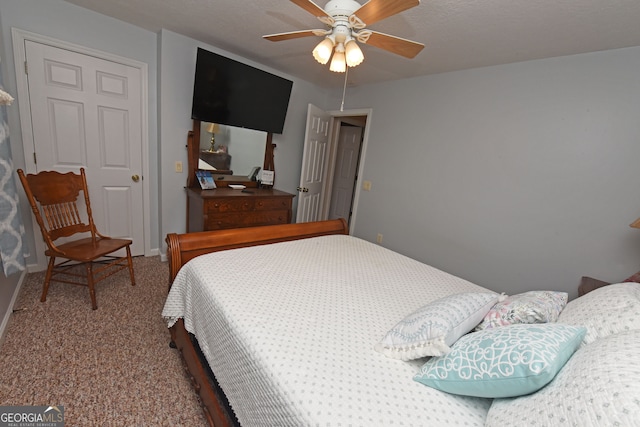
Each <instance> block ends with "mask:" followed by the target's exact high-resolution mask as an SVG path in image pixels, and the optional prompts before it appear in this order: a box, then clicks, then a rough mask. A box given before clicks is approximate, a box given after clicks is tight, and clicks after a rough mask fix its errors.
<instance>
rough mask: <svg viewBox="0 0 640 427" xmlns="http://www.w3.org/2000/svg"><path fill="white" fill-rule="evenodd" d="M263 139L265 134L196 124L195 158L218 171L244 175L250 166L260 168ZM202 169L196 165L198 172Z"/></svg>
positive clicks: (200, 165) (265, 136)
mask: <svg viewBox="0 0 640 427" xmlns="http://www.w3.org/2000/svg"><path fill="white" fill-rule="evenodd" d="M212 136H213V137H214V141H213V142H214V144H213V147H212ZM266 139H267V133H266V132H261V131H257V130H253V129H243V128H237V127H233V126H225V125H217V124H213V123H209V122H200V144H199V147H200V157H199V158H200V160H201V161H203V162H205V163H206V164H207V165H211V166H213V167H215V168H216V169H218V170H223V171H231V172H232V174H233V175H244V176H247V175H249V174H250V173H251V171H252V170H253V168H254V167H256V166H258V167H260V168H262V166H263V163H264V150H265V141H266ZM205 168H207V166H206V165H204V164H202V163H201V162H200V163H199V169H205Z"/></svg>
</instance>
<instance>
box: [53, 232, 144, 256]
mask: <svg viewBox="0 0 640 427" xmlns="http://www.w3.org/2000/svg"><path fill="white" fill-rule="evenodd" d="M131 243H132V242H131V240H128V239H97V240H96V243H95V244H93V241H92V240H91V237H87V238H86V239H79V240H75V241H73V242H68V243H64V244H62V245H58V246H57V248H58V252H55V251H52V250H47V251H46V252H45V254H46V255H47V256H55V257H64V258H68V259H71V260H74V261H78V262H90V261H93V260H95V259H96V258H99V257H103V256H106V255H108V254H110V253H111V252H114V251H117V250H119V249H123V248H126V247H127V246H129V245H130V244H131Z"/></svg>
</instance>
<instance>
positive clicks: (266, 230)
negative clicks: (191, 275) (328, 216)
mask: <svg viewBox="0 0 640 427" xmlns="http://www.w3.org/2000/svg"><path fill="white" fill-rule="evenodd" d="M331 234H349V230H348V227H347V223H346V221H345V220H344V219H337V220H329V221H316V222H307V223H300V224H282V225H269V226H263V227H250V228H238V229H230V230H219V231H203V232H197V233H186V234H175V233H172V234H168V235H167V238H166V242H167V258H168V260H169V289H171V284H172V283H173V280H174V279H175V277H176V275H177V274H178V271H179V270H180V268H182V266H183V265H184V264H185V263H187V262H188V261H189V260H191V259H193V258H195V257H197V256H199V255H203V254H206V253H210V252H217V251H223V250H227V249H235V248H242V247H247V246H257V245H265V244H269V243H277V242H286V241H290V240H299V239H307V238H311V237H317V236H325V235H331ZM170 332H171V339H172V344H173V345H172V347H175V348H177V349H178V350H180V353H181V355H182V360H183V362H184V367H185V370H186V371H187V374H188V375H189V377H190V379H191V383H192V384H193V387H194V390H195V392H196V393H197V395H198V397H199V398H200V402H201V404H202V407H203V410H204V413H205V416H206V418H207V421H208V422H209V424H210V425H211V426H214V427H230V426H234V425H236V421H235V415H234V414H233V413H231V411H230V408H229V407H228V405H226V404H225V402H224V399H221V398H220V393H219V392H218V391H216V390H214V387H213V386H212V384H215V379H212V378H210V376H209V374H208V366H204V363H205V362H203V361H202V360H201V358H200V357H199V355H198V350H197V349H196V347H195V345H194V343H193V342H192V340H191V337H190V335H189V333H188V331H187V330H186V329H185V327H184V322H183V321H182V319H179V320H178V322H176V323H175V325H173V326H172V327H171V328H170Z"/></svg>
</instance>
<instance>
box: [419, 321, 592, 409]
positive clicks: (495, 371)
mask: <svg viewBox="0 0 640 427" xmlns="http://www.w3.org/2000/svg"><path fill="white" fill-rule="evenodd" d="M586 332H587V330H586V328H584V327H581V326H570V325H562V324H557V323H544V324H518V325H510V326H504V327H501V328H495V329H487V330H483V331H479V332H473V333H470V334H468V335H465V336H464V337H462V338H460V339H459V340H458V341H457V342H456V343H455V344H454V345H453V347H452V349H451V352H449V354H447V355H445V356H440V357H433V358H431V359H429V360H428V361H427V362H426V363H425V364H424V365H423V366H422V369H421V370H420V373H418V374H416V375H415V376H414V377H413V379H414V380H416V381H418V382H420V383H422V384H425V385H427V386H429V387H432V388H435V389H438V390H442V391H446V392H448V393H453V394H461V395H465V396H476V397H490V398H495V397H513V396H521V395H525V394H529V393H533V392H534V391H537V390H539V389H540V388H542V387H544V386H545V385H546V384H547V383H549V381H551V380H552V379H553V377H554V376H555V375H556V374H557V373H558V371H560V369H562V367H563V366H564V364H565V363H566V362H567V360H569V358H570V357H571V355H572V354H573V353H574V352H575V351H576V349H577V348H578V347H579V346H580V343H581V342H582V339H583V338H584V335H585V333H586Z"/></svg>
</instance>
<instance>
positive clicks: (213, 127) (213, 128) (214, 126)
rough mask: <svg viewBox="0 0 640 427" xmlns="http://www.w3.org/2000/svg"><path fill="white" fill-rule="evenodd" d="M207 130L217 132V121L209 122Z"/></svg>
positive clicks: (218, 128) (218, 130) (218, 127)
mask: <svg viewBox="0 0 640 427" xmlns="http://www.w3.org/2000/svg"><path fill="white" fill-rule="evenodd" d="M207 132H209V133H218V132H220V125H219V124H217V123H209V126H207Z"/></svg>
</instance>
